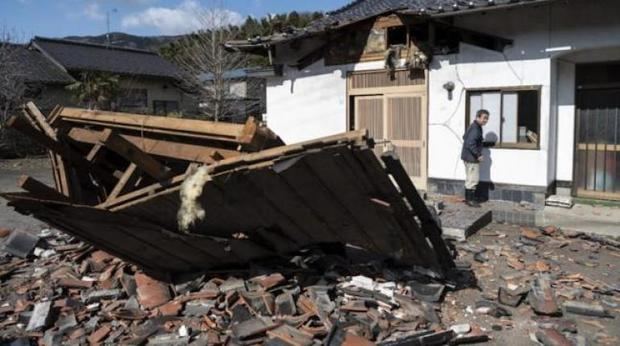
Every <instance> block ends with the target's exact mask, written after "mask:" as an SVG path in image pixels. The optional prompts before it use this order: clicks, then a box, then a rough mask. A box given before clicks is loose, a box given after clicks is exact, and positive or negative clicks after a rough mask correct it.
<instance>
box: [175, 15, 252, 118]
mask: <svg viewBox="0 0 620 346" xmlns="http://www.w3.org/2000/svg"><path fill="white" fill-rule="evenodd" d="M198 18H199V19H198V20H199V22H200V26H201V29H200V30H198V31H196V32H194V33H192V34H189V35H187V36H185V37H184V38H182V39H181V40H179V41H178V42H176V43H175V47H174V50H175V54H174V55H173V56H172V57H171V59H172V61H173V62H174V63H175V64H176V65H177V66H179V67H180V68H181V70H182V76H181V80H182V83H183V84H184V87H185V88H186V89H187V90H188V91H190V92H191V93H193V94H194V95H195V96H196V98H197V99H198V102H199V104H200V107H199V110H200V113H201V115H202V116H204V117H206V118H209V119H212V120H215V121H219V120H233V121H234V120H242V119H240V118H244V117H245V116H247V115H248V114H247V113H250V112H251V113H258V110H259V109H260V107H261V104H262V97H259V96H258V95H260V92H261V89H260V88H261V87H262V86H263V84H262V83H261V81H260V80H257V79H255V78H247V76H245V75H244V74H243V71H244V69H245V68H247V67H248V65H249V63H250V62H249V61H250V60H249V59H250V58H249V56H248V55H246V54H243V53H240V52H232V51H228V50H226V49H225V47H224V44H225V43H226V42H228V41H231V40H234V39H238V38H239V37H238V35H239V29H238V28H237V27H235V26H233V25H232V24H233V23H232V22H231V18H230V16H229V14H228V12H227V11H226V10H219V9H211V10H206V11H204V12H203V13H201V14H199V16H198Z"/></svg>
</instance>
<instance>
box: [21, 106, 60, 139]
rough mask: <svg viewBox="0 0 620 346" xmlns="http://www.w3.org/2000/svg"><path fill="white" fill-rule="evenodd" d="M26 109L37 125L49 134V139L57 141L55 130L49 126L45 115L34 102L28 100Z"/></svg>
mask: <svg viewBox="0 0 620 346" xmlns="http://www.w3.org/2000/svg"><path fill="white" fill-rule="evenodd" d="M26 111H27V112H28V113H29V114H30V115H31V116H32V118H33V119H34V120H35V121H36V122H37V124H38V125H39V127H40V128H41V129H42V130H43V132H44V133H45V134H46V135H47V136H49V137H50V138H51V139H53V140H55V141H58V137H57V136H56V131H54V129H53V128H52V127H51V126H50V124H49V123H48V122H47V119H45V116H44V115H43V113H41V111H40V110H39V108H37V106H35V104H34V103H32V102H28V103H27V104H26Z"/></svg>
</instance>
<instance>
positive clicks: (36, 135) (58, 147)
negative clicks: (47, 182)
mask: <svg viewBox="0 0 620 346" xmlns="http://www.w3.org/2000/svg"><path fill="white" fill-rule="evenodd" d="M6 126H7V127H10V128H14V129H16V130H18V131H20V132H21V133H23V134H24V135H26V136H28V137H30V138H31V139H32V140H34V141H35V142H37V143H39V144H40V145H42V146H43V147H45V148H47V149H49V150H51V151H53V152H54V153H55V154H57V155H58V156H60V159H58V158H57V165H58V169H59V171H60V176H61V178H62V177H63V176H66V172H65V171H66V167H65V165H64V164H62V161H63V160H68V161H70V162H71V163H73V164H75V165H76V166H78V167H80V168H82V169H85V170H87V171H88V170H92V171H94V172H95V173H97V176H98V177H99V178H100V179H102V180H103V181H105V182H115V181H116V179H114V177H113V176H112V175H110V174H109V173H107V172H105V171H103V170H101V169H99V168H98V167H97V166H95V165H93V164H91V163H90V162H88V161H87V160H86V159H85V158H84V157H83V156H82V155H81V154H80V153H78V152H76V151H75V150H73V149H71V148H69V147H67V146H66V145H63V144H62V143H59V142H56V141H54V140H53V139H51V138H50V137H48V136H47V135H45V134H43V133H42V132H40V131H38V130H36V129H35V128H33V127H32V126H31V125H30V124H29V123H27V122H26V121H25V120H24V119H23V118H22V117H17V116H12V117H10V118H9V120H7V122H6ZM63 172H65V174H63Z"/></svg>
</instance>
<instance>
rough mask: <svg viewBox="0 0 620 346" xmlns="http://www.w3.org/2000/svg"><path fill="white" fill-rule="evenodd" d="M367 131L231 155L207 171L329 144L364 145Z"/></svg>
mask: <svg viewBox="0 0 620 346" xmlns="http://www.w3.org/2000/svg"><path fill="white" fill-rule="evenodd" d="M367 141H368V133H367V131H366V130H356V131H350V132H346V133H342V134H338V135H333V136H328V137H323V138H319V139H315V140H310V141H306V142H300V143H296V144H292V145H286V146H282V147H276V148H271V149H266V150H262V151H260V152H258V153H248V154H244V155H242V156H239V157H232V158H229V159H225V160H222V161H218V162H217V163H215V164H213V165H211V166H209V173H217V172H222V171H225V170H228V169H231V168H233V167H237V166H240V165H250V164H252V163H256V162H263V161H266V160H271V159H282V157H283V156H286V155H293V154H298V153H301V152H304V151H306V150H309V149H313V148H320V149H327V148H326V147H328V146H330V145H345V144H353V145H360V146H361V145H366V144H367Z"/></svg>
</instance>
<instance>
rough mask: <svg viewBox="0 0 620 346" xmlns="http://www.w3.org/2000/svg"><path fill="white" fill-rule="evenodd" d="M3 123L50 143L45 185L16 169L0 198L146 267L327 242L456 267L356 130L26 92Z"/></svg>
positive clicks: (395, 166)
mask: <svg viewBox="0 0 620 346" xmlns="http://www.w3.org/2000/svg"><path fill="white" fill-rule="evenodd" d="M48 119H49V120H48ZM9 126H12V127H14V128H15V129H17V130H19V131H21V132H22V133H24V134H26V135H28V136H30V137H31V138H32V139H33V140H35V141H37V142H38V143H40V144H41V145H43V146H45V147H47V148H48V149H49V150H50V156H51V158H52V166H53V169H54V178H55V182H56V188H55V189H54V188H50V187H47V186H45V185H44V184H42V183H39V182H37V181H36V180H34V179H32V178H30V177H23V178H22V179H21V181H20V187H21V188H23V189H24V190H26V191H27V192H25V193H8V194H2V197H4V198H5V199H8V200H9V201H10V205H12V206H13V207H15V209H16V210H17V211H19V212H21V213H24V214H31V215H32V216H34V217H36V218H38V219H40V220H42V221H45V222H47V223H49V224H50V225H53V226H54V227H57V228H58V229H61V230H64V231H66V232H68V233H70V234H73V235H76V236H78V237H80V238H81V239H84V240H87V241H89V242H90V243H92V244H94V245H96V246H97V247H99V248H101V249H104V250H106V251H108V252H110V253H112V254H115V255H116V256H118V257H121V258H123V259H126V260H128V261H130V262H133V263H136V264H139V265H140V266H141V267H143V268H144V269H145V270H147V271H149V272H151V273H155V274H157V275H161V276H164V275H166V274H180V273H191V272H199V271H201V270H206V269H213V268H224V267H230V266H235V265H243V264H247V263H250V262H252V261H254V260H258V259H263V258H271V257H278V256H281V255H284V254H289V253H291V252H294V251H297V250H301V249H304V248H308V247H311V246H317V245H320V244H326V243H339V244H351V245H354V246H357V247H361V248H364V249H365V251H368V252H370V253H374V254H379V255H381V256H383V257H386V258H391V259H392V260H394V261H397V262H398V263H402V264H405V265H409V266H411V265H412V266H415V267H417V268H420V269H421V270H424V271H425V272H426V273H427V274H429V275H432V276H435V277H443V276H444V275H445V274H446V273H447V272H449V271H450V270H451V269H452V268H453V267H454V262H453V261H452V257H451V255H450V253H449V252H448V249H447V247H446V244H445V243H444V241H443V239H442V238H441V230H440V228H439V227H438V225H437V223H436V222H435V220H434V219H433V217H432V216H431V214H430V212H429V211H428V209H427V208H426V205H425V204H424V202H423V200H422V199H421V197H420V195H419V194H418V193H417V191H416V189H415V187H414V186H413V184H412V183H411V180H409V177H408V176H407V174H406V173H405V171H404V169H403V167H402V165H401V164H400V162H399V160H398V159H397V158H396V157H394V156H391V155H386V156H384V157H383V162H382V161H380V160H379V159H378V158H377V157H376V156H375V154H374V152H373V150H372V147H373V141H372V139H371V138H368V136H367V134H366V131H365V130H360V131H354V132H349V133H344V134H341V135H335V136H331V137H326V138H320V139H317V140H312V141H309V142H304V143H299V144H294V145H288V146H284V145H282V142H281V141H280V140H279V138H278V137H277V136H275V135H274V134H273V133H272V132H271V131H269V129H267V128H264V127H261V126H260V125H259V124H257V123H255V122H254V121H253V120H252V119H250V120H249V121H248V123H246V124H245V125H236V124H224V123H212V122H206V121H198V120H186V119H170V118H164V117H156V116H151V117H148V116H137V115H127V114H120V113H110V112H92V111H86V110H80V109H69V108H67V109H63V108H61V107H58V108H57V109H56V110H55V111H54V112H53V113H52V114H51V116H50V117H48V118H47V119H46V118H45V117H44V116H43V115H42V114H41V113H40V112H39V111H38V110H37V108H36V106H35V105H34V104H32V103H30V104H28V107H27V108H26V110H25V111H24V114H23V116H20V117H17V116H15V117H13V118H12V119H11V120H9ZM184 137H185V139H184ZM199 164H202V166H201V167H200V168H197V167H198V165H199ZM392 181H394V182H396V183H393V182H392Z"/></svg>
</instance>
